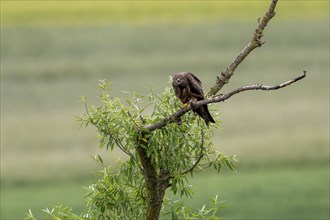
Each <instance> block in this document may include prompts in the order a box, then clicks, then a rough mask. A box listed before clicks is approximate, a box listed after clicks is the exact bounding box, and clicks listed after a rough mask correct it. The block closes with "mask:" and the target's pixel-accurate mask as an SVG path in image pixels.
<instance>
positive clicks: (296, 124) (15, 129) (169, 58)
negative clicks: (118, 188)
mask: <svg viewBox="0 0 330 220" xmlns="http://www.w3.org/2000/svg"><path fill="white" fill-rule="evenodd" d="M268 4H269V1H232V2H231V1H203V2H202V1H194V2H188V1H180V2H174V1H162V2H155V1H152V2H150V1H144V2H135V1H129V2H120V1H116V2H113V1H66V2H64V1H1V210H0V212H1V216H0V217H1V219H22V218H23V217H25V216H26V213H27V212H28V210H29V209H30V208H31V209H32V210H33V212H34V213H35V215H36V216H38V217H42V216H43V214H42V213H41V212H40V210H41V209H43V208H44V207H46V206H47V207H50V206H53V205H55V204H56V203H57V202H58V201H61V202H62V203H63V204H64V205H67V206H71V207H73V209H74V211H75V212H77V213H79V212H80V211H82V210H83V209H84V205H85V203H84V202H85V200H84V198H83V197H84V194H85V193H86V190H85V189H84V188H83V186H88V185H89V184H91V183H93V182H94V181H96V179H97V177H96V176H95V171H96V170H98V169H99V167H98V166H97V164H96V162H94V161H93V160H92V159H91V158H90V155H94V154H96V153H98V154H101V155H102V156H103V157H104V159H105V160H106V161H107V163H108V164H110V163H115V161H116V158H118V157H123V154H121V153H120V152H119V151H114V152H106V151H105V150H99V149H98V139H97V137H96V130H95V129H94V128H92V127H89V128H80V127H79V126H80V124H79V123H78V122H76V120H75V117H74V116H75V115H80V114H82V113H83V112H84V106H83V104H82V103H81V102H80V96H82V95H84V96H87V98H88V101H89V103H94V104H96V105H97V104H98V102H97V101H96V99H97V89H96V85H97V82H98V79H104V78H106V79H107V80H108V81H112V82H113V85H112V94H111V95H113V96H119V97H123V98H124V97H125V95H124V94H123V93H122V92H121V91H123V90H124V91H136V92H138V93H140V94H147V92H148V89H146V87H148V86H150V85H151V86H152V87H153V88H154V89H155V91H156V92H159V93H160V92H162V91H163V90H164V88H165V87H166V86H168V84H167V83H168V81H169V76H170V75H173V74H174V73H175V72H179V71H191V72H193V73H195V74H196V75H197V76H198V77H199V78H200V79H201V80H202V81H203V85H204V88H205V90H208V89H209V88H210V87H211V86H212V85H213V83H214V81H215V77H216V75H217V74H219V73H220V71H221V70H224V69H225V68H226V67H227V66H228V65H229V64H230V63H231V61H232V60H233V59H234V58H235V57H236V56H237V54H238V53H239V52H240V51H241V50H242V49H243V47H244V46H245V45H246V44H247V42H248V41H249V40H250V39H251V36H252V33H253V31H254V29H255V27H256V24H257V18H258V17H260V16H263V14H264V13H265V11H266V9H267V7H268ZM276 12H277V15H276V16H275V18H274V19H273V20H271V22H270V24H269V27H268V28H267V29H266V31H265V37H264V40H265V41H266V44H265V45H263V47H261V48H259V49H257V50H255V51H254V52H253V53H252V54H251V55H250V56H248V58H247V59H246V60H245V61H244V63H243V64H242V65H241V66H239V68H238V69H237V71H236V74H235V75H234V76H233V78H232V79H231V81H230V83H229V85H227V86H226V87H225V88H224V89H223V91H222V92H225V91H229V90H230V89H233V88H236V87H239V86H243V85H248V84H253V83H263V84H270V85H274V84H277V83H281V82H284V81H286V80H288V79H291V78H293V77H295V76H297V75H298V74H300V73H301V72H302V70H303V69H304V68H306V69H307V70H308V76H307V78H306V79H304V80H302V81H300V82H298V83H296V84H294V85H292V86H289V87H287V88H285V89H281V90H278V91H272V92H261V91H258V92H246V93H243V94H239V95H237V96H234V97H233V98H231V99H230V100H228V101H226V102H225V103H219V104H215V105H212V108H214V109H215V110H216V111H217V112H219V113H220V117H221V120H222V130H219V131H215V136H214V141H215V143H216V144H217V145H218V146H219V149H220V150H221V151H223V152H225V153H226V154H228V155H233V154H237V155H238V157H239V160H240V163H239V164H238V172H236V173H235V172H229V171H226V172H223V173H221V174H220V175H217V174H214V173H209V172H204V173H201V174H199V175H197V176H195V177H194V179H192V184H193V186H194V188H195V189H196V192H197V193H196V195H195V196H194V198H193V199H190V198H189V199H186V201H187V204H190V205H191V206H193V207H196V208H197V207H201V206H202V205H203V204H204V203H206V204H207V203H208V201H209V197H210V196H213V195H215V194H219V197H220V198H221V199H223V200H225V201H226V205H227V206H228V207H227V208H225V209H223V210H222V212H221V216H222V217H223V218H224V219H226V218H228V219H229V218H231V219H328V218H329V2H328V1H279V3H278V7H277V9H276Z"/></svg>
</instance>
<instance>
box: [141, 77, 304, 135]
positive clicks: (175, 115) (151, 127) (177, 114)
mask: <svg viewBox="0 0 330 220" xmlns="http://www.w3.org/2000/svg"><path fill="white" fill-rule="evenodd" d="M306 73H307V71H306V70H303V73H302V74H301V75H300V76H297V77H295V78H294V79H291V80H289V81H286V82H284V83H281V84H278V85H274V86H267V85H261V84H254V85H248V86H243V87H239V88H237V89H234V90H232V91H230V92H228V93H226V94H220V95H217V96H214V97H212V98H209V99H205V100H201V101H198V102H194V103H191V104H190V105H189V106H188V107H187V108H181V109H180V110H178V111H177V112H175V113H173V114H172V115H170V116H168V117H167V118H164V119H163V120H161V121H158V122H156V123H154V124H149V125H146V126H144V129H146V130H149V131H154V130H156V129H160V128H162V127H164V126H166V124H167V123H171V122H175V121H176V119H178V118H180V117H181V116H182V115H184V114H186V113H187V112H189V111H190V110H192V109H194V108H198V107H200V106H202V105H206V104H210V103H216V102H222V101H225V100H227V99H229V98H230V97H232V96H233V95H235V94H238V93H240V92H244V91H248V90H265V91H269V90H277V89H281V88H284V87H286V86H288V85H291V84H292V83H295V82H297V81H299V80H301V79H303V78H305V77H306Z"/></svg>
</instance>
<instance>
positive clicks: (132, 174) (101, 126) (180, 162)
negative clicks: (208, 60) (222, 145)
mask: <svg viewBox="0 0 330 220" xmlns="http://www.w3.org/2000/svg"><path fill="white" fill-rule="evenodd" d="M98 88H100V89H101V95H100V97H99V98H100V100H101V102H102V106H101V107H98V108H95V107H94V106H89V107H88V105H87V103H86V99H85V98H83V99H82V100H83V102H84V103H85V105H86V114H85V115H84V116H82V117H80V118H79V120H80V121H81V122H82V124H85V125H86V126H87V125H89V124H93V125H94V126H95V127H96V128H97V129H98V133H99V137H100V147H101V148H102V147H104V146H106V148H107V149H110V150H113V149H114V147H116V146H117V147H119V148H120V149H121V150H123V151H124V152H125V153H126V154H128V155H129V156H130V159H129V160H128V161H122V162H120V163H118V165H117V167H116V169H112V168H110V167H106V166H104V163H103V159H102V158H101V157H100V156H96V157H95V160H97V161H98V162H99V163H100V164H101V165H102V166H103V170H102V171H100V175H101V180H100V181H99V182H98V183H96V184H94V185H92V186H90V187H89V189H90V191H91V192H90V194H89V199H88V206H89V213H90V214H91V216H93V217H95V218H97V219H107V218H122V219H125V218H129V217H130V218H132V217H134V218H136V219H142V218H145V216H144V215H145V213H144V211H143V210H145V207H146V197H147V195H146V194H145V183H144V177H143V175H142V172H143V170H142V168H141V167H140V164H139V161H138V156H137V153H136V151H135V145H136V143H137V140H139V139H141V138H142V139H143V138H145V139H144V140H143V142H145V143H146V142H148V146H143V147H144V148H145V150H146V154H147V156H148V157H149V158H151V161H152V164H153V165H154V166H155V168H156V170H158V171H160V170H162V169H163V168H166V170H167V171H169V173H170V175H171V177H172V178H171V186H170V190H171V191H172V192H173V193H174V195H176V194H178V195H180V196H184V195H185V196H192V194H193V191H192V190H191V187H190V186H189V185H188V184H187V178H186V174H187V173H191V175H192V174H193V173H194V172H196V171H198V170H201V169H204V168H206V167H214V168H215V169H216V170H217V171H218V172H219V171H220V170H221V168H222V167H223V166H224V165H225V166H228V167H229V168H230V169H232V170H233V169H234V164H233V161H235V160H236V157H235V156H234V157H228V156H225V155H223V154H222V153H220V152H217V151H216V150H215V146H214V145H213V142H212V141H211V137H212V135H213V133H212V130H210V129H208V128H207V127H206V125H205V123H204V121H203V120H201V119H200V118H199V117H196V116H195V115H194V114H193V113H189V114H185V115H184V116H182V117H181V122H180V123H169V124H167V126H165V127H164V128H162V129H157V130H155V131H153V132H150V133H149V132H148V131H146V132H147V135H144V136H141V132H140V131H141V130H143V126H144V125H146V124H149V123H155V122H157V121H159V120H162V119H164V118H166V117H168V116H169V115H171V114H173V113H174V112H175V111H176V110H178V109H179V108H180V107H181V104H180V101H179V100H178V99H177V98H176V97H175V96H174V93H173V91H172V89H171V88H166V89H165V91H164V93H163V94H162V95H161V96H160V97H156V96H155V94H153V92H152V91H151V93H150V94H149V95H148V96H147V97H142V96H138V95H136V94H134V93H133V94H132V97H131V99H130V100H127V101H126V103H125V104H123V103H122V102H121V101H120V100H119V99H118V98H112V97H110V96H109V94H108V92H109V84H108V83H106V82H105V81H100V84H99V86H98ZM150 105H152V106H153V111H152V114H151V115H150V116H149V117H148V116H144V115H142V114H143V113H144V110H145V109H146V108H147V107H149V106H150ZM216 127H217V125H216ZM146 139H148V140H146ZM113 170H115V171H113ZM118 201H120V202H118ZM166 201H168V200H165V206H167V205H171V206H173V204H175V203H173V202H169V203H168V204H166ZM178 204H181V203H178ZM215 205H216V204H215ZM179 208H180V209H179ZM141 210H142V211H141ZM210 212H213V215H214V216H215V213H216V212H217V209H210V210H209V211H205V209H202V211H201V210H200V211H199V212H196V213H198V216H202V215H204V214H205V215H206V214H209V213H210ZM180 213H181V214H182V216H186V217H187V216H188V215H191V216H195V215H196V213H195V212H193V211H190V210H189V211H188V209H186V208H184V207H183V205H179V206H178V207H177V208H176V215H177V214H180Z"/></svg>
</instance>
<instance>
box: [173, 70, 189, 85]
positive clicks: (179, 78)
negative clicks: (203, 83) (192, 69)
mask: <svg viewBox="0 0 330 220" xmlns="http://www.w3.org/2000/svg"><path fill="white" fill-rule="evenodd" d="M185 73H186V72H180V73H176V74H175V75H174V76H173V85H175V86H179V87H185V86H186V85H187V79H186V77H185V76H184V75H185Z"/></svg>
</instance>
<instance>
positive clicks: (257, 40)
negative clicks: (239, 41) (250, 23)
mask: <svg viewBox="0 0 330 220" xmlns="http://www.w3.org/2000/svg"><path fill="white" fill-rule="evenodd" d="M276 3H277V0H272V3H271V4H270V6H269V8H268V10H267V12H266V14H265V15H264V17H263V18H262V19H260V18H259V19H258V26H257V28H256V30H255V31H254V34H253V37H252V40H251V41H250V42H249V43H248V45H247V46H246V47H245V48H244V49H243V50H242V52H241V53H240V54H239V55H238V56H237V57H236V58H235V60H234V61H233V62H232V63H231V64H230V66H229V67H227V69H226V71H225V72H221V75H220V76H218V77H217V80H216V84H215V85H214V86H213V87H211V89H210V91H209V92H208V94H207V96H209V97H210V96H214V95H216V94H217V93H218V92H219V90H220V89H221V88H222V87H223V86H224V85H225V84H227V83H228V82H229V79H230V78H231V77H232V76H233V75H234V71H235V70H236V68H237V67H238V65H240V63H241V62H242V61H243V60H244V59H245V58H246V57H247V56H248V55H249V54H250V52H251V51H253V50H254V49H255V48H257V47H260V46H261V45H263V44H264V43H265V42H263V41H261V38H262V37H263V31H264V29H265V27H266V26H267V24H268V22H269V21H270V19H271V18H272V17H274V16H275V7H276Z"/></svg>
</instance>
